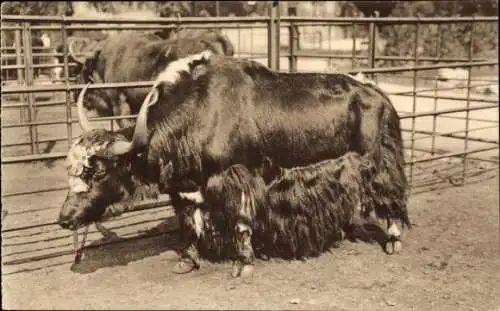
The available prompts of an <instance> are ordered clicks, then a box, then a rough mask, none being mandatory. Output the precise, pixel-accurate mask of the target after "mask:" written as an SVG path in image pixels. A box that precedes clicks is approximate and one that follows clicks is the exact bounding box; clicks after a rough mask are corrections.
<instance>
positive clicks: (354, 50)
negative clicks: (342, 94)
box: [351, 21, 357, 69]
mask: <svg viewBox="0 0 500 311" xmlns="http://www.w3.org/2000/svg"><path fill="white" fill-rule="evenodd" d="M356 32H357V27H356V22H355V21H354V22H352V62H351V69H354V68H356Z"/></svg>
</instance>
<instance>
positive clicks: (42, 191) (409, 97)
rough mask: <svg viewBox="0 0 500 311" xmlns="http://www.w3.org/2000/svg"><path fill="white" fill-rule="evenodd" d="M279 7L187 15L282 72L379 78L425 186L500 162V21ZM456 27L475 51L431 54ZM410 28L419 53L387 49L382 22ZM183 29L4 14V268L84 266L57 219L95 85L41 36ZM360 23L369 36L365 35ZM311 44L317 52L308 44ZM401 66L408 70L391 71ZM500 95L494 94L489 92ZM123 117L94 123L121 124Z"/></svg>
mask: <svg viewBox="0 0 500 311" xmlns="http://www.w3.org/2000/svg"><path fill="white" fill-rule="evenodd" d="M277 12H278V11H277V8H276V7H271V8H270V11H269V16H266V17H237V18H233V17H224V18H184V19H183V20H182V26H183V27H186V28H218V29H221V30H222V31H223V32H224V33H225V34H226V35H228V37H229V38H230V39H231V41H232V43H233V44H234V46H235V51H236V55H235V56H236V57H247V58H253V59H255V60H257V61H260V62H263V63H264V64H267V65H268V66H269V67H271V68H273V69H275V70H280V71H291V72H305V71H315V72H318V71H319V72H325V73H328V72H339V71H340V72H360V71H361V72H364V73H365V74H366V75H368V76H369V77H370V78H372V79H374V80H375V81H377V83H378V84H379V86H380V87H381V88H382V89H383V90H384V91H386V92H387V94H389V95H390V97H391V99H392V101H393V103H394V105H395V106H396V109H397V110H398V112H399V114H400V116H401V119H402V126H403V136H404V140H405V145H406V149H407V151H408V152H407V159H406V164H407V168H408V171H407V172H408V177H409V179H410V182H411V183H412V191H413V192H414V193H415V191H417V190H418V189H432V187H437V186H438V184H439V183H442V182H443V180H444V181H447V182H451V183H453V184H455V185H461V184H463V183H465V182H469V181H473V180H474V178H475V177H477V176H479V175H480V174H483V173H485V172H488V171H489V172H495V171H496V170H497V169H498V61H497V59H481V58H478V57H476V56H475V55H474V51H473V48H472V47H473V41H474V39H475V36H474V29H475V27H476V26H477V25H479V24H482V23H483V24H484V23H490V24H497V23H498V18H496V17H495V18H489V17H488V18H479V17H477V18H355V19H353V18H301V17H280V16H278V14H277ZM455 23H465V24H469V25H470V27H469V29H470V31H469V33H467V34H464V35H465V36H469V38H470V40H469V45H470V48H469V52H468V56H467V57H461V58H460V57H455V58H454V57H448V56H445V55H439V44H441V42H442V41H444V40H446V38H442V37H441V36H440V35H438V36H437V38H436V50H437V54H435V55H430V56H426V55H421V52H420V50H419V40H420V32H419V30H420V29H421V28H422V27H423V26H424V25H435V26H436V27H437V29H438V34H439V29H440V27H442V26H443V25H449V24H455ZM402 24H405V25H411V26H412V27H414V30H415V32H414V35H413V40H414V41H413V42H414V44H413V51H412V53H411V54H410V55H409V56H405V57H402V56H387V55H379V54H380V51H379V50H378V48H377V35H376V33H377V31H376V30H377V27H379V26H381V25H402ZM172 27H178V20H177V19H172V18H155V19H151V18H148V19H147V20H139V19H133V20H132V19H124V18H121V19H113V20H101V19H92V18H71V17H57V16H52V17H51V16H49V17H47V16H45V17H42V16H3V17H2V36H4V35H5V34H6V33H8V32H10V35H11V36H13V38H14V42H15V44H14V47H12V46H4V45H3V44H4V41H3V40H2V45H3V46H2V47H1V49H2V50H1V51H2V53H1V59H2V106H1V107H2V126H1V128H2V145H1V146H2V174H3V178H2V204H3V207H2V225H3V226H2V238H3V243H2V244H3V245H2V247H3V267H2V270H3V271H4V272H3V273H4V274H5V273H16V272H18V271H26V270H33V269H40V268H43V267H47V266H51V265H59V264H64V263H69V262H71V261H72V256H71V254H72V248H71V245H72V244H71V241H70V239H69V237H70V234H69V233H68V232H66V231H63V230H62V229H60V228H59V227H58V226H57V225H56V223H55V219H56V218H57V213H58V211H59V207H60V204H61V203H62V200H63V199H64V196H65V191H66V189H67V186H66V171H65V166H64V158H65V156H66V152H67V150H68V147H69V146H70V144H71V142H72V141H73V139H74V138H75V137H77V136H78V135H79V134H80V129H79V127H78V126H77V122H78V121H77V119H76V115H75V107H74V105H73V96H71V92H79V90H80V89H81V88H82V87H83V85H78V84H74V79H72V78H73V77H70V76H69V72H70V68H71V67H72V66H74V65H75V64H73V63H70V62H69V61H68V59H69V57H68V55H69V53H68V48H67V44H63V47H64V48H63V51H62V53H55V51H54V49H53V48H49V49H47V48H45V49H41V48H34V47H32V46H31V36H32V32H33V31H42V30H43V31H45V32H51V33H52V34H53V37H57V38H59V39H60V41H61V42H63V43H65V42H66V41H67V38H68V37H69V34H70V32H74V31H89V32H91V31H98V30H108V31H109V30H125V29H127V30H134V31H144V30H158V29H162V28H172ZM305 27H308V29H315V28H317V29H319V30H318V31H314V30H313V31H312V33H313V36H314V37H315V39H314V42H316V43H314V44H307V40H305V37H304V36H303V34H304V32H303V29H305ZM333 27H340V28H342V29H344V28H350V29H351V30H352V31H351V33H352V38H351V39H347V40H337V41H332V37H331V35H330V33H331V31H332V29H333ZM359 29H363V31H364V33H366V34H367V35H366V36H364V37H361V38H360V37H357V35H356V34H357V33H358V32H357V30H359ZM497 32H498V28H497ZM301 33H302V35H301ZM325 33H327V34H328V35H323V34H325ZM324 37H327V42H326V43H325V42H324V41H325V39H324ZM318 38H319V39H318ZM318 42H319V43H318ZM346 44H347V46H348V47H347V48H346V47H345V46H346ZM308 45H309V46H313V48H315V50H312V49H310V48H306V47H307V46H308ZM497 49H498V44H497ZM496 55H498V52H497V53H496ZM56 56H59V57H63V59H64V62H62V63H57V62H55V61H53V58H54V57H56ZM34 60H36V61H34ZM391 62H399V63H401V62H403V63H405V65H404V66H402V65H398V66H390V67H387V66H384V67H380V66H379V65H380V64H381V63H384V64H391ZM51 68H60V69H62V73H63V74H62V78H61V79H59V80H57V79H52V78H51V77H46V78H45V79H42V78H41V77H43V76H44V74H43V73H45V76H47V75H49V76H50V75H51ZM442 68H448V69H454V68H464V69H465V71H461V72H466V74H465V75H463V76H460V77H458V78H459V79H458V80H460V79H461V80H462V81H458V82H460V83H453V79H451V78H450V77H448V81H443V79H437V78H436V77H437V73H436V71H437V70H439V69H442ZM457 72H458V71H457ZM457 75H458V74H457ZM455 78H457V77H455ZM151 85H152V83H151V82H150V81H140V82H128V83H106V84H95V85H92V86H91V88H116V87H121V88H124V87H132V86H134V87H137V86H141V87H150V86H151ZM488 92H490V93H491V94H489V95H488V94H485V93H488ZM134 117H135V116H127V118H134ZM118 118H119V117H105V118H93V120H94V121H96V122H99V123H100V125H102V126H107V127H109V128H113V121H114V120H116V119H118ZM443 159H444V160H446V161H447V163H446V165H445V164H443V163H444V162H443ZM479 160H480V162H477V161H479ZM424 163H425V164H424ZM450 163H452V164H450ZM485 163H486V164H485ZM168 203H169V202H168V198H162V199H161V200H159V201H155V202H142V203H139V204H138V205H137V211H134V212H132V213H130V215H124V216H122V217H120V218H118V219H117V220H113V221H111V222H110V223H109V224H108V226H109V227H110V229H112V230H114V231H116V232H117V233H118V234H120V235H121V236H137V235H138V233H140V232H141V231H144V230H145V229H144V228H145V227H148V228H150V227H152V226H153V225H155V224H158V223H160V221H161V220H164V219H165V218H167V217H170V216H172V215H173V211H172V210H171V208H170V207H169V206H168ZM153 208H154V210H153ZM410 213H411V211H410ZM171 229H174V228H173V225H172V228H171ZM98 238H99V235H98V233H97V232H92V231H91V232H90V234H89V240H90V241H92V240H97V239H98Z"/></svg>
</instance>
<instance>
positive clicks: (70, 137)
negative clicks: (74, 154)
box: [61, 16, 113, 149]
mask: <svg viewBox="0 0 500 311" xmlns="http://www.w3.org/2000/svg"><path fill="white" fill-rule="evenodd" d="M67 26H68V22H67V21H66V17H65V16H63V23H62V27H61V37H62V44H63V61H64V85H65V86H66V92H65V98H66V131H67V135H68V149H69V148H71V144H72V141H73V122H72V121H71V120H72V118H73V117H72V113H71V99H70V95H71V92H70V91H69V64H68V62H69V58H68V53H69V51H68V31H67V29H66V27H67ZM111 122H113V121H111Z"/></svg>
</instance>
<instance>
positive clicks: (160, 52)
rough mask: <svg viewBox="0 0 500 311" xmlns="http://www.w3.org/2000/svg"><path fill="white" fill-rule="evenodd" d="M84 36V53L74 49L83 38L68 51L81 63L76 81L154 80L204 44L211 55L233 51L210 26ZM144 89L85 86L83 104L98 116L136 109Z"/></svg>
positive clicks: (121, 123) (123, 122)
mask: <svg viewBox="0 0 500 311" xmlns="http://www.w3.org/2000/svg"><path fill="white" fill-rule="evenodd" d="M84 41H85V40H84ZM87 41H88V42H86V44H83V45H82V48H86V49H85V52H84V53H83V56H82V55H80V54H79V53H78V51H77V50H78V49H77V48H76V46H78V45H79V43H82V39H74V40H71V41H70V43H69V51H70V56H71V58H72V60H74V61H76V62H77V63H79V66H78V67H77V68H78V69H79V73H80V74H79V77H78V79H77V82H78V83H80V84H85V83H88V82H89V81H92V82H95V83H113V82H138V81H152V80H154V79H155V77H156V76H157V75H158V73H159V72H161V71H163V70H164V69H165V67H166V66H167V65H168V64H169V63H171V62H172V61H174V60H177V59H179V58H183V57H186V56H188V55H191V54H195V53H199V52H202V51H204V50H206V49H209V50H211V51H212V52H213V53H214V54H223V55H228V56H232V55H233V54H234V49H233V45H232V44H231V42H230V41H229V39H228V38H227V37H226V36H224V35H223V34H221V33H219V32H215V31H210V30H189V29H186V30H180V31H179V32H173V33H171V34H170V37H169V38H164V37H162V36H160V35H159V33H153V32H132V31H124V32H120V33H118V34H116V35H113V36H110V37H108V38H107V39H105V40H102V41H96V40H87ZM89 46H91V48H89ZM148 91H149V88H123V89H100V90H98V89H95V90H89V92H88V94H87V98H86V100H85V101H84V103H85V107H86V108H87V109H89V110H94V109H95V110H96V112H97V114H98V115H99V116H125V115H130V114H136V113H137V112H138V111H139V108H140V105H141V103H142V101H143V100H144V97H145V96H146V94H147V93H148ZM117 123H118V125H119V126H120V127H127V126H131V125H133V124H134V123H135V122H134V121H133V120H130V119H120V120H118V121H117Z"/></svg>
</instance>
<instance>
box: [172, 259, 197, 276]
mask: <svg viewBox="0 0 500 311" xmlns="http://www.w3.org/2000/svg"><path fill="white" fill-rule="evenodd" d="M195 269H199V266H197V265H196V264H195V263H194V262H192V261H189V262H186V261H179V262H178V263H177V264H176V265H175V266H174V268H173V269H172V272H174V273H177V274H186V273H189V272H191V271H193V270H195Z"/></svg>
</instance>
